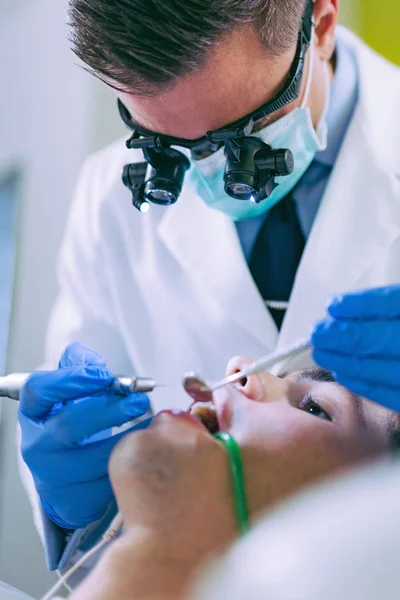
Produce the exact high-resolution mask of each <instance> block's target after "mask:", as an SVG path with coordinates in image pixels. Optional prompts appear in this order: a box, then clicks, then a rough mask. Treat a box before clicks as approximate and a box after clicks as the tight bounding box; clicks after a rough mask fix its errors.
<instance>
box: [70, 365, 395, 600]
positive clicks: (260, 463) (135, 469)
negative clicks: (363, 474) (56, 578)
mask: <svg viewBox="0 0 400 600" xmlns="http://www.w3.org/2000/svg"><path fill="white" fill-rule="evenodd" d="M248 362H249V361H248V359H245V358H243V357H239V358H235V359H233V360H232V361H231V362H230V364H229V366H228V373H233V372H236V371H238V370H240V369H241V368H242V367H243V366H245V364H247V363H248ZM201 396H202V395H200V397H199V398H198V399H199V400H204V398H203V397H201ZM206 400H209V398H206ZM213 404H214V407H215V410H216V415H217V421H218V427H219V428H220V429H222V430H225V431H229V432H230V433H231V434H232V435H233V436H234V437H235V439H236V440H237V441H238V442H239V444H240V447H241V450H242V457H243V463H244V473H245V480H246V488H247V495H248V503H249V509H250V513H251V518H252V520H253V522H254V521H255V520H256V518H257V516H258V515H259V514H260V512H261V511H265V509H269V508H270V507H272V506H273V505H275V504H276V503H277V502H280V501H281V500H283V499H284V498H286V497H287V496H289V495H291V494H293V493H294V492H297V491H298V490H300V489H301V488H303V487H305V486H307V485H309V484H312V483H314V482H316V481H318V480H319V479H321V478H323V477H325V476H327V475H330V474H332V473H335V472H339V471H343V470H345V469H349V468H351V467H354V466H356V465H359V464H360V463H362V462H364V461H371V460H373V459H376V458H378V457H385V456H387V457H389V456H390V454H391V452H392V450H393V449H394V448H395V447H396V446H397V445H398V440H399V435H398V429H399V423H398V421H399V417H398V416H397V415H395V414H394V413H392V412H390V411H388V410H387V409H384V408H383V407H381V406H377V405H375V404H372V403H371V402H369V401H367V400H364V399H361V398H359V397H356V396H354V395H352V394H351V393H349V392H348V391H347V390H345V389H344V388H342V387H340V386H339V385H338V384H336V383H335V382H334V380H333V378H332V376H331V375H330V374H329V373H327V372H326V371H322V370H321V369H313V370H308V371H302V372H298V373H292V374H289V375H287V376H286V377H282V378H277V377H274V376H272V375H270V374H268V373H263V374H261V375H253V376H250V377H249V378H247V379H246V380H244V381H242V382H241V384H236V385H235V386H231V387H229V388H224V389H221V390H218V391H217V392H215V393H214V396H213ZM212 410H213V409H211V408H210V407H208V406H205V405H202V404H197V403H195V404H194V405H193V406H192V408H191V414H189V413H168V412H164V413H161V414H160V415H158V416H157V417H156V418H155V419H154V421H153V424H152V426H151V427H150V428H149V429H148V430H147V431H143V432H139V433H135V434H133V435H130V436H127V437H126V438H125V439H124V440H123V441H122V442H121V443H120V444H119V446H118V447H117V448H116V450H115V451H114V454H113V456H112V458H111V463H110V474H111V479H112V483H113V486H114V489H115V493H116V496H117V499H118V503H119V506H120V509H121V510H122V513H123V515H124V519H125V524H126V532H125V533H124V535H123V536H122V537H121V538H120V539H119V540H118V541H117V542H116V543H114V544H113V546H112V547H111V548H110V549H109V550H108V551H107V552H106V553H105V555H104V557H103V558H102V559H101V561H100V562H99V563H98V565H97V567H96V568H95V569H94V570H93V572H92V573H91V574H90V575H89V577H88V579H87V580H86V581H85V582H84V583H83V585H82V586H81V587H80V588H78V590H77V591H76V592H75V594H74V595H73V598H74V599H75V600H83V599H85V600H91V599H102V600H106V599H107V600H108V599H112V598H132V599H134V600H139V599H141V600H142V599H143V600H145V599H146V600H148V599H150V598H151V599H156V598H157V599H159V600H166V599H171V600H172V599H174V600H178V599H183V598H186V590H187V586H188V585H189V582H190V580H191V578H192V576H193V574H194V573H195V571H196V569H197V568H198V566H199V565H200V564H201V563H202V562H203V561H204V560H205V559H207V557H209V556H210V555H211V554H212V553H215V552H219V551H221V550H223V549H224V548H226V546H227V545H229V544H230V543H231V542H232V541H234V540H235V539H236V538H237V526H236V522H235V516H234V510H233V502H232V495H231V481H230V476H229V469H228V461H227V455H226V451H225V449H224V448H223V447H222V446H221V445H220V443H219V442H217V441H216V440H215V439H214V438H213V437H212V436H211V435H210V433H209V432H208V430H207V429H206V428H205V427H204V425H203V424H202V422H201V420H202V421H204V422H205V423H207V424H208V425H209V426H210V427H211V428H213V429H214V428H215V418H213V416H212V413H211V412H210V411H212ZM195 415H197V417H196V416H195ZM199 419H201V420H199ZM326 518H329V515H327V516H326Z"/></svg>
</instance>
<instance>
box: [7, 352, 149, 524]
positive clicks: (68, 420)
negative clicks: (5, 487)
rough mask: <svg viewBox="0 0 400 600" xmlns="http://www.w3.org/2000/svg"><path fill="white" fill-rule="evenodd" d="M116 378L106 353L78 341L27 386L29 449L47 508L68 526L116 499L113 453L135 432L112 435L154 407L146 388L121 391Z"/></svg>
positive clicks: (25, 450)
mask: <svg viewBox="0 0 400 600" xmlns="http://www.w3.org/2000/svg"><path fill="white" fill-rule="evenodd" d="M111 381H112V373H111V372H110V371H109V370H108V369H107V368H106V361H105V360H104V358H103V357H102V356H100V355H99V354H97V353H96V352H93V351H92V350H90V349H88V348H86V347H85V346H82V344H79V343H74V344H71V345H70V346H68V348H67V349H66V350H65V352H64V354H63V355H62V357H61V360H60V363H59V368H58V370H57V371H49V372H38V373H34V374H33V375H31V377H30V378H29V379H28V381H27V382H26V384H25V385H24V387H23V389H22V390H21V394H20V403H19V413H18V418H19V422H20V425H21V430H22V442H21V451H22V456H23V459H24V461H25V462H26V464H27V465H28V467H29V469H30V471H31V472H32V475H33V479H34V482H35V486H36V489H37V492H38V494H39V496H40V498H41V501H42V504H43V507H44V509H45V511H46V513H47V514H48V516H49V517H50V518H51V519H52V520H53V521H54V522H55V523H57V525H59V526H60V527H63V528H65V529H79V528H83V527H86V526H87V525H89V524H90V523H92V522H94V521H96V520H97V519H99V518H101V517H102V516H103V514H104V513H105V511H106V509H107V507H108V505H109V503H110V502H111V501H112V500H113V499H114V494H113V491H112V489H111V484H110V481H109V478H108V472H107V471H108V460H109V457H110V454H111V452H112V450H113V448H114V446H115V445H116V444H117V442H118V441H119V440H120V439H121V437H122V436H123V435H126V434H127V433H128V432H124V433H121V434H118V435H116V436H113V437H111V429H110V428H111V427H115V426H121V425H123V424H124V423H126V422H128V421H131V420H132V419H135V418H137V417H140V416H141V415H143V414H144V413H145V412H146V411H147V409H148V408H149V400H148V398H147V396H146V395H145V394H132V395H130V396H118V395H116V394H115V393H113V392H111V391H110V390H109V389H108V388H109V386H110V383H111ZM149 423H150V419H148V420H145V421H144V422H142V423H141V424H140V425H139V426H138V427H136V428H135V429H143V428H145V427H147V426H148V425H149ZM129 431H132V429H130V430H129ZM99 432H102V434H100V435H96V434H99ZM93 436H95V437H93ZM88 438H91V439H90V440H88ZM96 440H97V441H96Z"/></svg>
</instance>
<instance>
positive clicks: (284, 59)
mask: <svg viewBox="0 0 400 600" xmlns="http://www.w3.org/2000/svg"><path fill="white" fill-rule="evenodd" d="M317 4H318V6H317V5H316V8H315V15H314V17H315V18H316V19H318V23H319V26H317V27H316V30H315V38H314V46H315V58H314V63H313V65H312V70H313V80H312V87H311V92H310V100H309V106H310V110H311V114H312V117H313V121H314V124H315V125H316V124H317V123H318V121H319V119H320V116H321V113H322V110H323V107H324V103H325V79H324V77H325V65H324V63H325V62H328V63H329V60H330V58H331V56H332V54H333V51H334V31H335V25H336V8H335V5H334V3H331V2H327V0H318V3H317ZM295 52H296V44H294V46H293V48H291V49H290V50H289V51H287V52H286V53H284V54H282V55H280V56H274V55H271V53H270V52H268V51H267V50H266V48H265V46H264V45H263V44H262V43H261V42H260V40H259V37H258V34H257V32H256V31H255V30H254V29H253V28H251V27H242V28H238V29H236V30H234V31H232V32H231V33H230V34H229V35H227V36H226V37H225V38H223V39H221V41H220V43H219V44H218V45H217V47H216V49H215V51H214V52H213V54H212V55H211V56H210V57H209V59H208V60H207V62H206V63H205V65H204V67H203V68H202V69H200V70H198V71H195V72H194V73H193V74H191V75H190V76H187V77H184V78H182V79H180V80H178V82H177V83H176V84H175V85H174V86H173V87H171V88H170V89H168V90H167V91H162V92H160V94H158V95H154V94H153V95H151V96H145V97H143V96H136V95H134V94H129V93H122V92H118V97H119V98H120V100H121V101H122V103H123V104H124V105H125V107H126V108H127V109H128V111H129V113H130V115H131V118H132V120H133V122H135V123H136V124H138V125H140V126H142V127H144V128H146V129H148V130H151V131H154V132H158V133H163V134H166V135H171V136H174V137H180V138H185V139H196V138H199V137H202V136H204V135H206V133H207V132H208V131H211V130H215V129H218V128H220V127H224V126H226V125H228V124H230V123H232V122H234V121H236V120H237V119H240V118H242V117H244V116H245V115H247V114H249V113H250V112H252V111H254V110H256V109H257V108H259V107H260V106H262V105H263V104H265V103H266V102H267V101H268V100H270V99H271V98H273V97H274V96H275V94H276V93H277V92H278V91H280V90H281V89H282V87H283V84H284V82H285V80H286V78H287V77H288V75H289V72H290V68H291V66H292V63H293V60H294V56H295ZM329 64H330V63H329ZM310 68H311V63H310V53H308V55H307V60H306V67H305V77H303V82H302V84H303V87H302V90H301V93H300V96H299V98H298V99H297V100H295V101H294V102H292V103H291V104H289V105H287V106H285V107H283V108H282V109H280V110H278V111H276V112H275V113H274V114H273V115H271V116H270V117H267V118H266V119H264V120H263V121H262V122H259V123H258V124H257V126H256V129H260V128H262V127H265V126H266V125H268V124H269V123H270V122H272V121H276V120H277V119H279V118H281V117H283V116H284V115H285V114H287V113H289V112H291V111H292V110H294V109H295V108H297V107H298V106H299V105H300V104H301V101H302V98H303V94H304V87H305V82H306V79H307V74H308V72H309V69H310Z"/></svg>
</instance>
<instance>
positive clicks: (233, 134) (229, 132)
mask: <svg viewBox="0 0 400 600" xmlns="http://www.w3.org/2000/svg"><path fill="white" fill-rule="evenodd" d="M312 23H313V1H312V0H307V6H306V10H305V13H304V16H303V18H302V24H301V29H300V32H299V36H298V42H297V49H296V55H295V58H294V60H293V63H292V66H291V68H290V71H289V74H288V76H287V78H286V80H285V83H284V84H283V87H282V88H281V89H280V90H279V92H277V94H276V95H275V96H274V97H273V98H272V99H271V100H269V101H268V102H266V103H265V104H263V105H262V106H260V107H259V108H257V109H256V110H254V111H253V112H251V113H249V114H248V115H246V116H245V117H242V118H241V119H238V120H237V121H235V122H234V123H231V124H230V125H227V126H226V127H222V128H221V129H216V130H214V131H209V132H207V134H206V135H205V136H203V137H200V138H197V139H195V140H188V139H185V138H179V137H174V136H170V135H164V134H162V133H155V132H153V131H149V130H148V129H145V128H143V127H140V126H139V125H137V124H136V123H134V122H133V121H132V118H131V115H130V113H129V111H128V110H127V108H126V107H125V106H124V105H123V103H122V102H121V101H120V100H118V110H119V114H120V116H121V119H122V121H123V122H124V123H125V125H126V126H127V127H128V128H129V129H131V130H132V131H133V135H132V136H131V138H130V139H129V140H128V141H127V143H126V145H127V147H128V148H132V149H133V148H146V147H150V148H159V149H166V148H170V147H171V146H181V147H182V148H188V149H190V150H191V151H192V152H195V153H196V152H197V153H200V152H206V151H215V150H217V149H218V148H219V147H220V146H221V144H223V143H224V142H225V141H227V140H230V139H239V138H243V137H247V136H249V135H250V134H251V132H252V130H253V126H254V123H255V122H256V121H259V120H260V119H263V118H265V117H267V116H269V115H271V114H272V113H274V112H276V111H277V110H279V109H281V108H283V107H284V106H287V105H288V104H290V103H291V102H293V101H294V100H296V99H297V98H298V97H299V94H300V90H301V82H302V78H303V72H304V64H305V57H306V53H307V50H308V48H309V46H310V43H311V38H312Z"/></svg>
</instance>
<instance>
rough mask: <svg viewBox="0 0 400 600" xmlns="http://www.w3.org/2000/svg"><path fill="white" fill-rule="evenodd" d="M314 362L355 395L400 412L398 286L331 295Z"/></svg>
mask: <svg viewBox="0 0 400 600" xmlns="http://www.w3.org/2000/svg"><path fill="white" fill-rule="evenodd" d="M328 313H329V315H330V316H329V318H327V319H326V320H324V321H322V322H320V323H318V324H317V325H316V327H315V329H314V332H313V334H312V344H313V346H314V354H313V356H314V360H315V362H316V363H317V364H319V365H320V366H321V367H323V368H325V369H328V370H330V371H333V373H334V375H335V378H336V379H337V381H338V383H340V384H342V385H343V386H345V387H347V388H349V390H351V391H352V392H354V393H355V394H358V395H360V396H364V397H365V398H368V399H369V400H373V401H375V402H377V403H378V404H382V405H383V406H386V407H387V408H390V409H392V410H396V411H398V412H400V285H398V286H397V285H396V286H391V287H385V288H378V289H373V290H366V291H360V292H353V293H351V294H346V295H341V296H335V297H334V298H333V299H332V301H331V303H330V305H329V307H328Z"/></svg>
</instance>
